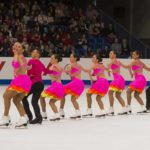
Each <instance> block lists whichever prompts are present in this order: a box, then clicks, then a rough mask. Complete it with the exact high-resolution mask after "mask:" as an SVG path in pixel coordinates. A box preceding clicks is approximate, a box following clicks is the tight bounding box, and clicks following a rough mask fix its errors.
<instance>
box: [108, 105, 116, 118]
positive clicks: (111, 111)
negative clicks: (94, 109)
mask: <svg viewBox="0 0 150 150" xmlns="http://www.w3.org/2000/svg"><path fill="white" fill-rule="evenodd" d="M107 115H108V116H114V115H115V113H114V108H113V107H110V108H109V112H108V113H107Z"/></svg>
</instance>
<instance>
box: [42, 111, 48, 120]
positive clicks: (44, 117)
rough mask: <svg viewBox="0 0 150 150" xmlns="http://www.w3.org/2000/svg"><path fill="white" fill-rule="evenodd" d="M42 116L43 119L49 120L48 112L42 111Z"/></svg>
mask: <svg viewBox="0 0 150 150" xmlns="http://www.w3.org/2000/svg"><path fill="white" fill-rule="evenodd" d="M42 118H43V120H47V113H46V112H42Z"/></svg>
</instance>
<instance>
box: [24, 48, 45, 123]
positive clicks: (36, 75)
mask: <svg viewBox="0 0 150 150" xmlns="http://www.w3.org/2000/svg"><path fill="white" fill-rule="evenodd" d="M31 57H32V59H30V60H29V62H28V65H29V66H31V67H32V68H31V69H30V70H28V75H29V77H30V79H31V81H32V87H31V90H30V93H29V94H28V95H27V96H25V97H24V98H23V100H22V102H23V106H24V109H25V111H26V114H27V116H28V118H29V122H30V124H36V123H40V124H41V123H42V115H41V113H40V107H39V105H38V101H39V98H40V96H41V93H42V91H43V89H44V83H43V82H42V72H44V73H45V72H46V69H45V66H44V64H43V63H42V62H41V61H40V59H39V58H40V52H39V51H38V50H33V51H32V52H31ZM31 94H33V95H32V106H33V110H34V113H35V119H34V120H32V119H33V115H32V112H31V110H30V107H29V103H28V97H29V95H31Z"/></svg>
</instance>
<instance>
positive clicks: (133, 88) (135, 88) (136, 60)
mask: <svg viewBox="0 0 150 150" xmlns="http://www.w3.org/2000/svg"><path fill="white" fill-rule="evenodd" d="M132 59H133V61H132V62H131V63H130V64H129V65H127V66H126V67H127V68H130V69H131V72H130V73H131V77H133V76H134V77H135V80H134V81H133V82H131V83H130V85H129V87H128V90H127V101H128V112H130V113H131V112H132V110H131V98H132V97H131V95H132V93H133V92H134V97H135V99H136V100H137V101H138V103H139V104H140V105H141V110H140V111H139V113H144V112H146V107H145V105H144V102H143V100H142V98H141V97H140V94H141V93H142V91H143V90H144V88H145V87H146V79H145V77H144V75H143V68H144V69H145V70H147V71H150V68H148V67H147V66H146V65H145V64H144V63H143V62H142V61H141V60H140V53H139V51H134V52H133V53H132ZM132 72H133V74H132Z"/></svg>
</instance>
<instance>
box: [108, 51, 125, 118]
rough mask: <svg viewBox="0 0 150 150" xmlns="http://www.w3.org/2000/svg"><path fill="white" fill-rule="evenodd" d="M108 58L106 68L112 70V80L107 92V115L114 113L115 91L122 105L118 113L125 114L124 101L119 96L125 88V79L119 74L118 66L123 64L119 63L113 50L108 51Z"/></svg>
mask: <svg viewBox="0 0 150 150" xmlns="http://www.w3.org/2000/svg"><path fill="white" fill-rule="evenodd" d="M109 58H110V62H109V64H108V68H109V69H111V70H112V73H113V77H114V80H113V81H112V82H111V83H110V87H109V92H108V96H109V102H110V110H109V113H108V115H109V114H111V115H114V108H113V106H114V93H115V96H116V98H117V100H118V101H119V103H120V104H121V106H122V112H121V113H119V114H127V110H126V107H125V102H124V100H123V98H122V97H121V93H122V91H123V90H124V88H125V80H124V78H123V77H122V76H121V75H120V67H121V66H122V67H123V65H122V64H121V62H120V61H119V60H117V58H116V53H115V52H114V51H110V53H109Z"/></svg>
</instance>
